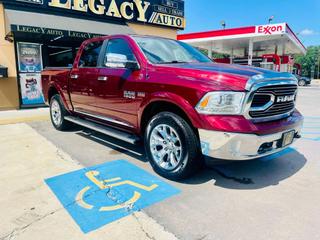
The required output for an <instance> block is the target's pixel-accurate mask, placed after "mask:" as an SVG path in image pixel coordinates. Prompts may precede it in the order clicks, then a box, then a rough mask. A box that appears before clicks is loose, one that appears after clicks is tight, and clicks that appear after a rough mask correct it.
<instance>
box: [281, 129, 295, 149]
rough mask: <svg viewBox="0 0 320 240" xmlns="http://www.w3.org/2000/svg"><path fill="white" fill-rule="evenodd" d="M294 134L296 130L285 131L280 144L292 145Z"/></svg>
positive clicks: (284, 145)
mask: <svg viewBox="0 0 320 240" xmlns="http://www.w3.org/2000/svg"><path fill="white" fill-rule="evenodd" d="M294 135H295V130H292V131H290V132H286V133H284V134H283V135H282V138H281V140H280V146H281V147H286V146H288V145H290V144H291V143H293V139H294Z"/></svg>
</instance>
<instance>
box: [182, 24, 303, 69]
mask: <svg viewBox="0 0 320 240" xmlns="http://www.w3.org/2000/svg"><path fill="white" fill-rule="evenodd" d="M178 40H181V41H184V42H187V43H189V44H191V45H193V46H195V47H198V48H202V49H207V50H208V53H209V57H210V55H211V54H212V51H214V52H217V53H221V54H228V55H230V56H232V57H248V58H249V65H251V64H250V60H251V61H252V57H259V56H262V55H265V54H277V55H280V56H285V55H287V56H288V55H293V54H306V48H305V47H304V46H303V44H302V43H301V41H300V40H299V39H298V37H297V36H296V34H294V32H293V31H292V30H291V29H290V27H289V26H288V24H286V23H280V24H269V25H259V26H251V27H241V28H232V29H223V30H215V31H208V32H198V33H188V34H181V35H179V36H178ZM211 57H212V56H211ZM250 58H251V59H250Z"/></svg>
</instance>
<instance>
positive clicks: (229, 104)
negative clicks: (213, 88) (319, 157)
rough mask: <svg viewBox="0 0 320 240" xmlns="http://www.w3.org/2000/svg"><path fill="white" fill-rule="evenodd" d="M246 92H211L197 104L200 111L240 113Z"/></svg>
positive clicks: (208, 112)
mask: <svg viewBox="0 0 320 240" xmlns="http://www.w3.org/2000/svg"><path fill="white" fill-rule="evenodd" d="M244 99H245V93H244V92H209V93H207V94H206V95H205V96H204V97H203V98H202V99H201V100H200V102H199V103H198V105H197V106H196V110H197V111H198V113H202V114H221V115H238V114H240V113H241V112H242V106H243V101H244Z"/></svg>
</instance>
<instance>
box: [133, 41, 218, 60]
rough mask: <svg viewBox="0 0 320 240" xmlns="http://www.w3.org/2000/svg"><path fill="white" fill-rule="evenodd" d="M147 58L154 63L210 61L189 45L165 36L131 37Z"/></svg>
mask: <svg viewBox="0 0 320 240" xmlns="http://www.w3.org/2000/svg"><path fill="white" fill-rule="evenodd" d="M133 39H134V40H135V41H136V43H137V44H138V45H139V47H140V48H141V50H142V51H143V53H144V54H145V55H146V57H147V58H148V60H149V61H150V62H151V63H154V64H166V63H193V62H196V63H197V62H201V63H208V62H212V60H210V59H209V58H208V57H206V56H205V55H204V54H202V53H201V52H200V51H198V50H197V49H195V48H193V47H191V46H190V45H188V44H186V43H183V42H180V41H175V40H171V39H165V38H156V37H155V38H152V37H150V38H149V37H136V36H135V37H133Z"/></svg>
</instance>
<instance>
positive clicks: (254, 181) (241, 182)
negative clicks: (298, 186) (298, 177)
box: [183, 149, 307, 189]
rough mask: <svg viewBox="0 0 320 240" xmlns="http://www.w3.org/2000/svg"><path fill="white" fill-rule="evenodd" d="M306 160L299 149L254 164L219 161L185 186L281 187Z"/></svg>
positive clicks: (259, 160)
mask: <svg viewBox="0 0 320 240" xmlns="http://www.w3.org/2000/svg"><path fill="white" fill-rule="evenodd" d="M306 162H307V160H306V158H305V157H304V155H302V154H300V153H299V152H297V151H296V150H293V149H292V150H291V151H287V152H285V154H283V155H280V156H279V155H275V156H274V157H272V156H270V157H267V158H261V159H256V160H251V161H239V162H228V161H224V162H222V161H220V162H219V163H216V164H210V165H209V166H208V167H207V168H206V169H205V170H204V171H203V172H200V173H199V174H197V175H196V176H194V177H192V178H190V179H188V180H185V181H184V182H183V183H185V184H202V183H205V182H209V181H212V180H213V181H214V185H215V186H219V187H223V188H229V189H260V188H265V187H268V186H272V185H278V184H279V183H280V182H281V181H284V180H286V179H288V178H290V177H292V176H293V175H295V174H296V173H297V172H299V171H300V170H301V169H302V168H303V167H304V165H305V164H306Z"/></svg>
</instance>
